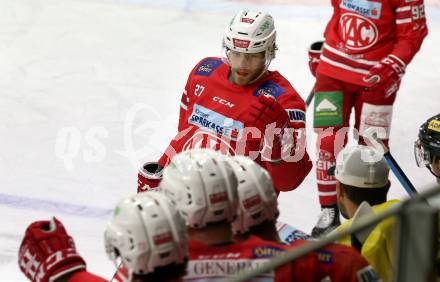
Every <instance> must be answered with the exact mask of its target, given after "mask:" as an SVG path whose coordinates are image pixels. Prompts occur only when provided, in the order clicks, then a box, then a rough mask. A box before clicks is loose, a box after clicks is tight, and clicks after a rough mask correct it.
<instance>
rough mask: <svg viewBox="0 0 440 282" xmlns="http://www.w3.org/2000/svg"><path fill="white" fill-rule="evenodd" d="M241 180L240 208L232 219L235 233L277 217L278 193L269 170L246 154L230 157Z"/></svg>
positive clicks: (246, 230) (239, 187) (239, 185)
mask: <svg viewBox="0 0 440 282" xmlns="http://www.w3.org/2000/svg"><path fill="white" fill-rule="evenodd" d="M229 162H230V163H231V165H232V167H233V169H234V172H235V175H236V176H237V180H238V188H237V190H238V198H239V204H238V212H237V218H236V219H235V220H234V221H233V222H232V231H233V233H234V234H243V233H246V232H248V231H249V229H250V228H251V227H253V226H257V225H258V224H261V223H263V222H264V221H273V222H275V221H276V219H277V218H278V215H279V211H278V202H277V194H276V193H275V189H274V187H273V184H272V179H271V177H270V175H269V173H268V172H267V171H266V170H265V169H264V168H263V167H261V166H260V165H258V164H257V163H256V162H254V161H253V160H251V159H250V158H248V157H245V156H233V157H230V158H229Z"/></svg>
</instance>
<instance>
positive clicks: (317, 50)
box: [308, 41, 324, 76]
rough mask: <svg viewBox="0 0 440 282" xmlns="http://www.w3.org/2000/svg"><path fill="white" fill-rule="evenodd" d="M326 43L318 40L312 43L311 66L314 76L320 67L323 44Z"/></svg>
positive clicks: (310, 52)
mask: <svg viewBox="0 0 440 282" xmlns="http://www.w3.org/2000/svg"><path fill="white" fill-rule="evenodd" d="M323 44H324V41H316V42H313V43H312V45H310V48H309V51H308V52H309V68H310V72H311V73H312V75H313V76H316V69H317V68H318V64H319V57H321V53H322V45H323Z"/></svg>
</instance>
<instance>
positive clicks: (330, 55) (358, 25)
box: [317, 0, 428, 86]
mask: <svg viewBox="0 0 440 282" xmlns="http://www.w3.org/2000/svg"><path fill="white" fill-rule="evenodd" d="M332 5H333V16H332V18H331V19H330V22H329V23H328V24H327V27H326V29H325V33H324V37H325V43H324V47H323V50H322V54H321V60H320V63H319V66H318V69H317V72H319V73H322V74H324V75H327V76H330V77H332V78H335V79H339V80H343V81H346V82H349V83H353V84H357V85H363V86H368V85H367V84H366V83H365V82H364V81H363V79H362V78H363V76H365V75H366V74H368V70H369V69H370V68H371V67H372V66H374V65H375V64H377V63H378V62H379V61H380V60H381V59H383V58H384V57H386V56H388V55H393V56H394V57H396V58H397V59H398V60H400V61H401V62H402V64H403V65H405V66H406V65H407V64H408V63H409V62H410V61H411V60H412V58H413V57H414V55H415V54H416V53H417V51H418V50H419V49H420V46H421V45H422V42H423V39H424V38H425V36H426V35H427V34H428V28H427V26H426V19H425V8H424V3H423V0H374V1H369V0H332Z"/></svg>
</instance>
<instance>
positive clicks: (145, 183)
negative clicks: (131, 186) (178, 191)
mask: <svg viewBox="0 0 440 282" xmlns="http://www.w3.org/2000/svg"><path fill="white" fill-rule="evenodd" d="M162 171H163V168H162V167H160V166H159V164H158V163H156V162H150V163H146V164H144V165H143V166H142V167H141V168H140V169H139V172H138V188H137V192H138V193H141V192H145V191H150V190H156V188H157V186H159V183H160V181H161V180H162Z"/></svg>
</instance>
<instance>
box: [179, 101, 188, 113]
mask: <svg viewBox="0 0 440 282" xmlns="http://www.w3.org/2000/svg"><path fill="white" fill-rule="evenodd" d="M180 107H181V108H182V109H184V110H185V111H186V110H188V107H187V106H186V105H185V104H184V103H182V102H180Z"/></svg>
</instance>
